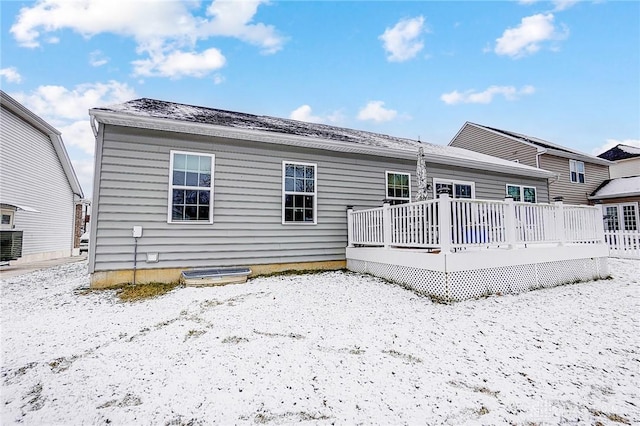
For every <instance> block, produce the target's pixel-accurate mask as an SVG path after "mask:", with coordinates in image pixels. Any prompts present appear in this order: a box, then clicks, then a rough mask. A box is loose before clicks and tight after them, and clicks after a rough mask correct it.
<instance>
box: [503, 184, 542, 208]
mask: <svg viewBox="0 0 640 426" xmlns="http://www.w3.org/2000/svg"><path fill="white" fill-rule="evenodd" d="M510 186H517V187H518V188H520V201H519V202H522V203H530V204H537V203H538V188H536V187H535V186H531V185H518V184H515V183H508V184H506V185H505V186H504V193H505V197H508V196H509V187H510ZM525 188H533V192H534V193H535V196H536V201H535V203H531V202H530V201H525V200H524V189H525Z"/></svg>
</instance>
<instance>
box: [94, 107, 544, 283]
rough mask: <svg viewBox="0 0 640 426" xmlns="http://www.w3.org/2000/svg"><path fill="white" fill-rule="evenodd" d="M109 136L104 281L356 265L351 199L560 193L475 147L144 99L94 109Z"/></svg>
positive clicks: (99, 277) (101, 240)
mask: <svg viewBox="0 0 640 426" xmlns="http://www.w3.org/2000/svg"><path fill="white" fill-rule="evenodd" d="M89 114H90V117H91V123H92V127H93V129H94V132H95V135H96V158H95V179H94V189H93V194H94V196H93V201H92V218H91V236H92V238H91V241H90V246H89V271H90V273H91V283H92V286H93V287H96V288H97V287H108V286H112V285H115V284H119V283H123V282H131V281H132V280H133V278H134V274H137V275H136V277H137V280H138V281H139V282H145V281H174V280H177V279H178V278H179V277H180V274H181V272H182V271H184V270H187V269H193V268H206V267H225V266H247V267H250V268H251V270H252V271H253V274H254V275H255V274H262V273H268V272H274V271H282V270H288V269H337V268H343V267H345V264H346V259H345V247H346V246H347V243H348V241H347V215H346V210H347V207H348V206H353V207H355V208H369V207H377V206H381V205H382V203H383V201H384V200H386V201H393V202H394V203H398V202H408V201H411V200H413V199H414V197H415V194H416V191H417V183H416V162H417V161H416V160H417V152H418V149H419V147H423V149H424V152H425V156H426V163H427V179H428V185H427V188H428V196H429V197H430V198H433V197H434V193H435V192H437V191H439V190H440V191H448V192H449V193H450V194H451V196H452V197H454V198H467V199H473V198H483V199H494V200H502V199H504V197H505V191H506V188H507V187H511V188H512V189H511V191H518V192H519V193H520V192H521V193H522V194H523V195H522V198H523V199H526V200H527V201H529V202H547V201H549V194H548V180H549V179H550V178H553V176H554V175H553V174H552V173H550V172H548V171H546V170H542V169H539V168H535V167H531V166H528V165H525V164H519V163H515V162H512V161H507V160H502V159H499V158H495V157H490V156H487V155H484V154H481V153H477V152H472V151H469V150H465V149H461V148H456V147H447V146H440V145H432V144H426V143H420V142H417V141H413V140H409V139H403V138H398V137H393V136H386V135H381V134H376V133H371V132H364V131H359V130H353V129H346V128H339V127H333V126H327V125H323V124H314V123H306V122H299V121H294V120H288V119H282V118H275V117H267V116H258V115H252V114H246V113H240V112H231V111H223V110H219V109H212V108H205V107H198V106H191V105H183V104H178V103H172V102H165V101H159V100H153V99H137V100H132V101H129V102H126V103H123V104H119V105H113V106H108V107H99V108H93V109H91V110H90V111H89Z"/></svg>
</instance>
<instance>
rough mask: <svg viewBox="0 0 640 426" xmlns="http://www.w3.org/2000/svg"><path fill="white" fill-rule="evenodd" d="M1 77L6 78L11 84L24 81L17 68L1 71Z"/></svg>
mask: <svg viewBox="0 0 640 426" xmlns="http://www.w3.org/2000/svg"><path fill="white" fill-rule="evenodd" d="M0 76H2V77H4V78H5V79H6V80H7V81H8V82H9V83H20V82H21V81H22V76H21V75H20V73H19V72H18V69H17V68H16V67H8V68H2V69H0Z"/></svg>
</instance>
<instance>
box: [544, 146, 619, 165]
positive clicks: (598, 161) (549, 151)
mask: <svg viewBox="0 0 640 426" xmlns="http://www.w3.org/2000/svg"><path fill="white" fill-rule="evenodd" d="M544 154H549V155H553V156H556V157H562V158H568V159H570V160H580V161H583V162H585V163H592V164H599V165H601V166H611V165H613V164H615V163H614V162H613V161H609V160H605V159H604V158H598V157H591V156H587V155H584V154H578V153H575V152H566V151H560V150H559V149H553V148H545V152H544Z"/></svg>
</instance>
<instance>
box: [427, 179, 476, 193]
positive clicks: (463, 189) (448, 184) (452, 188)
mask: <svg viewBox="0 0 640 426" xmlns="http://www.w3.org/2000/svg"><path fill="white" fill-rule="evenodd" d="M433 187H434V188H435V194H436V197H437V196H438V194H440V191H441V190H447V192H448V193H449V195H450V196H451V197H453V198H476V184H475V182H464V181H457V180H448V179H435V178H434V179H433Z"/></svg>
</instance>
